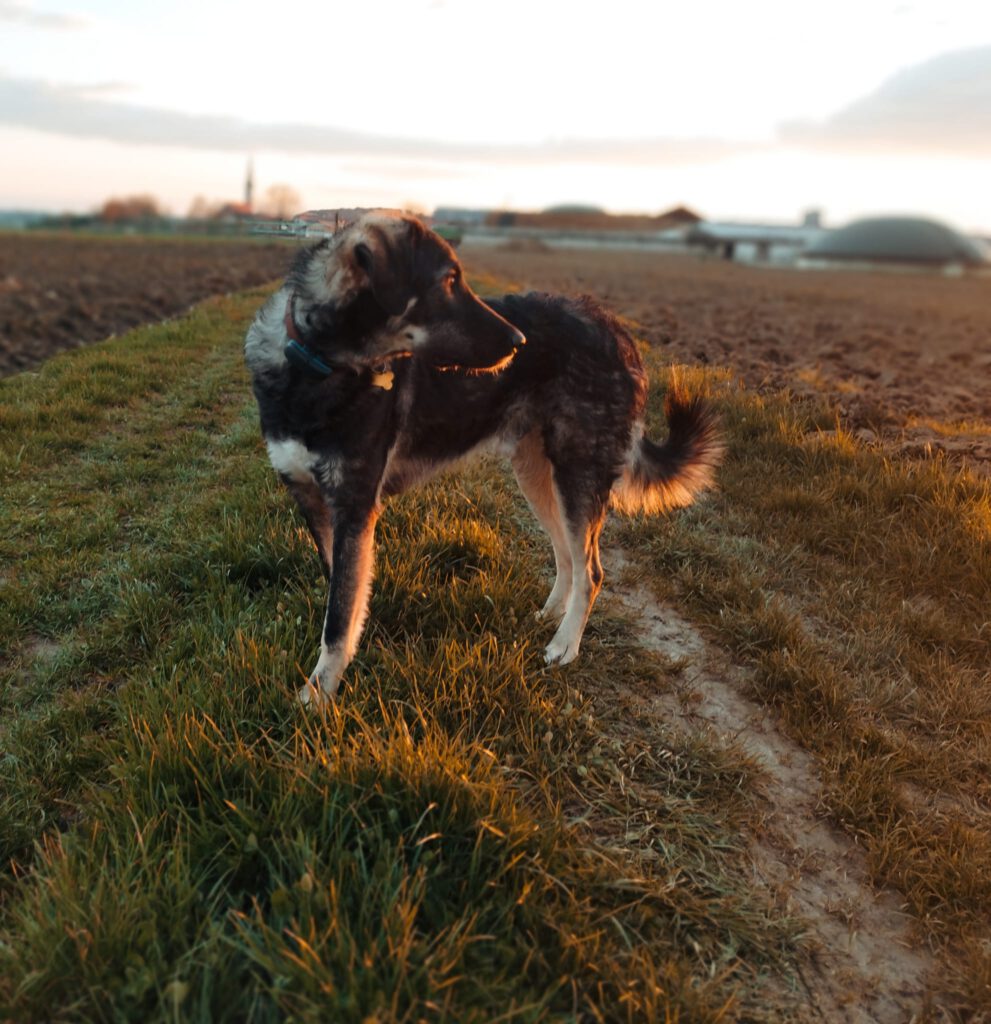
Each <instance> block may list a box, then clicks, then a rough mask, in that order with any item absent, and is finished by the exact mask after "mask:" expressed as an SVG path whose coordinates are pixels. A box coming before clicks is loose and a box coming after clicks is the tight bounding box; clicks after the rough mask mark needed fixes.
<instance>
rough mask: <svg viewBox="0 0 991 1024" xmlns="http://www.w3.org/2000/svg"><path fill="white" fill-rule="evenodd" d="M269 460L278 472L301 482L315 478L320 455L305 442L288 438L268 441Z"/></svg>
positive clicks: (266, 443)
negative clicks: (314, 472) (314, 470)
mask: <svg viewBox="0 0 991 1024" xmlns="http://www.w3.org/2000/svg"><path fill="white" fill-rule="evenodd" d="M265 445H266V447H267V448H268V460H269V462H271V463H272V467H273V468H274V469H275V471H276V473H282V474H283V475H284V476H288V477H290V478H291V479H293V480H299V481H300V482H301V483H306V482H307V481H310V480H313V479H315V478H314V475H313V469H314V467H315V466H316V464H317V462H318V459H319V457H318V456H317V454H316V453H315V452H311V451H310V449H309V448H307V447H306V445H305V444H302V443H301V442H299V441H295V440H293V439H292V438H286V439H284V440H282V441H266V442H265Z"/></svg>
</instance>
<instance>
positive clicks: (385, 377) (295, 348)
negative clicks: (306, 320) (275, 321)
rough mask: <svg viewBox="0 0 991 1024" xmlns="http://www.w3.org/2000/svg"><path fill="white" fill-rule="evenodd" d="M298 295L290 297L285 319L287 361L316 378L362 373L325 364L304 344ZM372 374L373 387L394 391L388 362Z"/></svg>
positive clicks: (284, 349) (392, 375)
mask: <svg viewBox="0 0 991 1024" xmlns="http://www.w3.org/2000/svg"><path fill="white" fill-rule="evenodd" d="M295 308H296V293H295V292H293V293H292V295H290V296H289V301H288V302H287V303H286V315H285V318H284V324H285V328H286V344H285V347H284V348H283V351H284V352H285V354H286V359H288V360H289V362H290V363H292V365H293V366H295V367H296V368H297V369H300V370H303V371H304V372H305V373H309V374H312V375H313V376H314V377H320V378H326V377H329V376H330V375H331V374H332V373H334V372H335V371H338V370H342V369H348V370H350V371H351V372H352V373H354V372H360V371H355V370H354V368H353V367H344V366H337V367H335V366H329V365H328V364H327V363H325V362H324V361H323V360H322V359H321V358H320V357H319V356H318V355H317V354H316V353H315V352H311V351H310V350H309V349H308V348H307V347H306V345H305V344H304V342H303V339H302V338H301V337H300V336H299V329H298V328H297V327H296V317H295ZM369 372H370V373H371V385H372V387H373V388H381V389H382V390H383V391H391V390H392V381H393V379H394V377H395V374H394V373H393V372H392V370H391V368H390V364H389V363H388V362H384V363H382V365H381V366H373V367H372V368H371V369H370V371H369Z"/></svg>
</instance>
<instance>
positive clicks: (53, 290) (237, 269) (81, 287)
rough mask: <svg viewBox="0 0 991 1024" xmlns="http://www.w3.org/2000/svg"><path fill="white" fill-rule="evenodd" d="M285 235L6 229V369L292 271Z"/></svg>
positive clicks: (1, 304) (2, 334)
mask: <svg viewBox="0 0 991 1024" xmlns="http://www.w3.org/2000/svg"><path fill="white" fill-rule="evenodd" d="M291 255H292V250H291V249H287V247H286V246H285V245H283V244H278V243H261V242H251V241H244V242H237V241H226V240H222V241H221V240H202V241H200V240H192V241H182V240H172V239H148V238H143V239H139V238H107V239H100V238H86V237H78V236H72V235H50V234H43V235H32V234H24V233H11V234H0V376H6V375H8V374H11V373H17V372H18V371H20V370H28V369H31V368H32V367H34V366H37V365H38V364H39V363H41V362H42V361H43V360H45V359H47V358H48V357H49V356H51V355H54V354H55V353H56V352H61V351H63V350H65V349H68V348H75V347H77V346H79V345H85V344H87V343H88V342H92V341H100V340H102V339H103V338H107V337H110V336H111V335H113V334H120V333H122V332H124V331H127V330H129V329H130V328H132V327H137V326H138V325H139V324H144V323H149V322H154V321H158V320H164V319H167V318H168V317H172V316H176V315H177V314H180V313H183V312H185V311H186V310H187V309H189V307H190V306H191V305H193V304H194V303H196V302H199V301H200V300H201V299H205V298H207V297H208V296H210V295H217V294H222V293H225V292H231V291H236V290H238V289H241V288H246V287H250V286H252V285H257V284H262V283H264V282H267V281H271V280H273V279H274V278H277V277H281V276H283V275H284V274H285V272H286V268H287V266H288V263H289V260H290V257H291Z"/></svg>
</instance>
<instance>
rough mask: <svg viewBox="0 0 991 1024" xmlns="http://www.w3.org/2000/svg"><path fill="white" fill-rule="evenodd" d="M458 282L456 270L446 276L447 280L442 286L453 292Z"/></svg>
mask: <svg viewBox="0 0 991 1024" xmlns="http://www.w3.org/2000/svg"><path fill="white" fill-rule="evenodd" d="M458 280H459V279H458V272H457V271H456V270H452V271H451V272H450V274H448V275H447V279H446V280H445V281H444V284H445V285H447V287H448V288H450V289H451V290H452V291H453V290H454V289H455V288H456V287H457V285H458Z"/></svg>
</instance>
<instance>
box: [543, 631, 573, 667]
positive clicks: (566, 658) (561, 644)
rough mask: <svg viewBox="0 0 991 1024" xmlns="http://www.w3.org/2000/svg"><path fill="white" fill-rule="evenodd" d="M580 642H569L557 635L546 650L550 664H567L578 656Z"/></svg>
mask: <svg viewBox="0 0 991 1024" xmlns="http://www.w3.org/2000/svg"><path fill="white" fill-rule="evenodd" d="M578 646H579V645H578V643H577V642H576V643H568V642H567V641H565V640H559V639H558V638H557V637H555V638H554V639H553V640H552V641H551V642H550V643H549V644H548V645H547V648H546V649H545V651H544V661H546V662H547V664H548V665H567V664H569V663H570V662H572V661H574V660H575V658H577V657H578Z"/></svg>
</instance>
